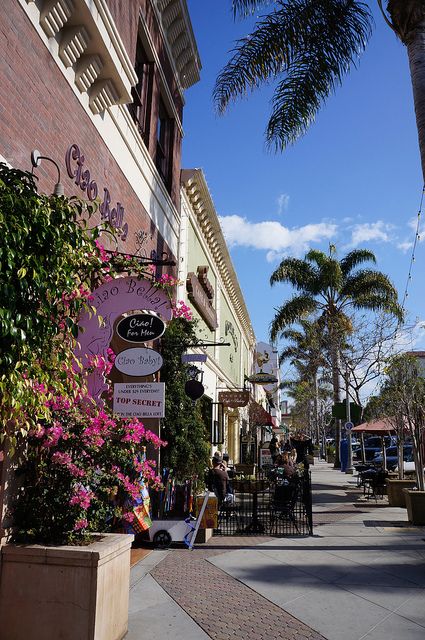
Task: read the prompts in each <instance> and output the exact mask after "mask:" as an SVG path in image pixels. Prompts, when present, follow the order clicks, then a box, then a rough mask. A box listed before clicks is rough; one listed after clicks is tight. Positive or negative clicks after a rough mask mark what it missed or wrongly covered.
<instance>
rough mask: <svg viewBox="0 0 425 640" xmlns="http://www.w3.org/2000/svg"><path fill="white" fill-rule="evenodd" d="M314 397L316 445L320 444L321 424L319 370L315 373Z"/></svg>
mask: <svg viewBox="0 0 425 640" xmlns="http://www.w3.org/2000/svg"><path fill="white" fill-rule="evenodd" d="M313 379H314V398H313V403H314V404H313V406H314V423H315V424H314V427H315V435H316V445H317V446H319V445H320V426H319V383H318V380H317V371H315V373H314V378H313Z"/></svg>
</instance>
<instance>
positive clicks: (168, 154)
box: [156, 99, 174, 189]
mask: <svg viewBox="0 0 425 640" xmlns="http://www.w3.org/2000/svg"><path fill="white" fill-rule="evenodd" d="M173 128H174V121H173V119H172V118H170V116H169V115H168V113H167V110H166V108H165V104H164V101H163V100H162V99H160V102H159V117H158V125H157V139H156V168H157V169H158V171H159V173H160V175H161V178H162V179H163V181H164V184H165V186H166V187H167V189H169V188H170V182H171V180H170V178H171V171H170V168H171V160H172V150H173V143H172V142H173Z"/></svg>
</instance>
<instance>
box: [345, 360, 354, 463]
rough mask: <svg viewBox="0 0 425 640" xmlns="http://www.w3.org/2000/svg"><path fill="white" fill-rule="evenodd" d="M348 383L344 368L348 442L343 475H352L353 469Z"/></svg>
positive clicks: (347, 375) (348, 377) (348, 371)
mask: <svg viewBox="0 0 425 640" xmlns="http://www.w3.org/2000/svg"><path fill="white" fill-rule="evenodd" d="M349 382H350V370H349V367H348V362H347V367H346V375H345V396H346V397H345V402H346V405H345V406H346V418H347V421H346V423H345V432H346V435H347V440H348V460H347V468H346V469H345V473H349V474H351V475H353V472H354V467H353V449H352V446H351V429H352V428H353V423H352V422H351V409H350V395H349V386H350V385H349Z"/></svg>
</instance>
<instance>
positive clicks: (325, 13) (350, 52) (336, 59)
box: [266, 0, 372, 151]
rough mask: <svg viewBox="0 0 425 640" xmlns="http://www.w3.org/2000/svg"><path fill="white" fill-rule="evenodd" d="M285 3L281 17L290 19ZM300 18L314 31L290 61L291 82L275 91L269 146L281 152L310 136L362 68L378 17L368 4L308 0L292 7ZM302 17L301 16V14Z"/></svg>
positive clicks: (287, 74) (288, 78)
mask: <svg viewBox="0 0 425 640" xmlns="http://www.w3.org/2000/svg"><path fill="white" fill-rule="evenodd" d="M288 4H289V3H283V8H282V9H281V11H279V12H276V14H280V13H282V14H285V16H286V17H287V16H288V14H289V9H288ZM290 4H291V5H294V6H292V10H293V11H294V17H292V16H291V19H292V20H293V21H294V22H295V21H296V18H295V15H296V17H297V18H298V20H300V19H301V21H302V22H303V24H304V28H305V22H306V21H308V22H309V31H308V33H307V34H305V32H303V33H302V35H301V42H300V46H296V45H297V42H295V43H294V45H293V46H292V47H291V51H290V54H291V55H290V56H288V57H287V62H286V64H285V68H284V69H282V71H285V77H284V78H283V80H281V81H280V82H279V84H278V86H277V88H276V90H275V93H274V95H273V99H272V114H271V117H270V120H269V122H268V125H267V129H266V141H267V143H268V145H269V146H270V147H273V146H274V148H275V150H276V151H281V150H283V149H285V147H286V146H288V144H293V143H294V142H295V141H296V140H297V139H298V138H299V137H301V136H302V135H304V133H305V132H306V130H307V129H308V127H309V126H310V124H311V123H312V122H314V120H315V117H316V114H317V112H318V111H319V109H320V107H321V106H322V104H323V103H324V102H325V101H326V99H327V98H328V97H329V96H330V95H331V94H332V93H334V91H335V89H336V87H337V86H339V85H340V84H341V83H342V80H343V78H344V76H345V75H346V74H347V73H348V72H349V70H350V68H351V67H355V66H356V65H357V61H358V58H359V56H360V54H361V53H362V52H363V50H364V48H365V45H366V43H367V41H368V39H369V37H370V33H371V25H372V16H371V13H370V11H369V9H368V8H367V6H366V5H365V4H364V3H362V2H354V1H350V0H345V1H341V0H310V1H308V0H305V1H301V0H300V1H299V2H297V1H296V2H294V3H290ZM298 12H299V14H298V15H297V13H298Z"/></svg>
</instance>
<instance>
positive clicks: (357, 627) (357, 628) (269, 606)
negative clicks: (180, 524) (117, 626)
mask: <svg viewBox="0 0 425 640" xmlns="http://www.w3.org/2000/svg"><path fill="white" fill-rule="evenodd" d="M312 479H313V492H314V506H313V513H314V516H313V520H314V524H315V528H314V535H313V536H312V537H307V538H298V537H291V538H273V539H271V538H255V539H253V538H248V537H245V538H239V539H235V538H233V539H232V538H221V537H217V538H213V539H212V541H211V542H210V544H208V545H202V546H201V545H199V546H198V547H196V548H195V549H194V550H193V551H188V550H186V549H176V550H172V551H168V552H164V551H154V552H152V553H151V554H150V555H149V556H148V557H147V558H146V559H145V560H143V561H142V562H141V563H139V564H138V565H136V567H134V568H133V569H132V588H131V591H130V618H129V634H128V636H127V640H145V639H146V640H147V639H148V638H149V639H150V638H155V639H156V640H166V639H167V638H173V639H174V640H183V638H184V639H187V638H189V639H192V638H193V639H194V640H195V639H196V640H198V639H199V640H203V639H204V638H214V639H215V640H231V639H234V640H239V639H241V640H242V638H244V639H247V640H259V639H264V640H279V639H285V640H287V639H288V640H289V639H290V640H292V639H294V640H301V639H304V638H306V639H307V638H308V639H309V640H319V639H320V638H326V639H328V640H363V639H367V640H399V639H400V638H402V639H403V640H419V639H421V640H423V639H424V638H425V541H424V539H425V529H424V528H421V527H410V526H408V523H407V521H406V510H405V509H399V508H390V507H386V508H382V506H380V505H381V504H385V502H384V501H383V500H378V501H377V502H376V503H375V501H374V500H372V501H365V500H362V499H361V496H360V494H359V492H358V490H357V489H356V480H355V478H353V477H352V476H347V475H345V474H342V473H341V472H339V471H335V470H333V469H332V468H331V466H330V465H327V464H325V463H318V464H317V463H316V465H315V466H314V467H313V468H312ZM359 497H360V499H359ZM236 545H238V546H236Z"/></svg>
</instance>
